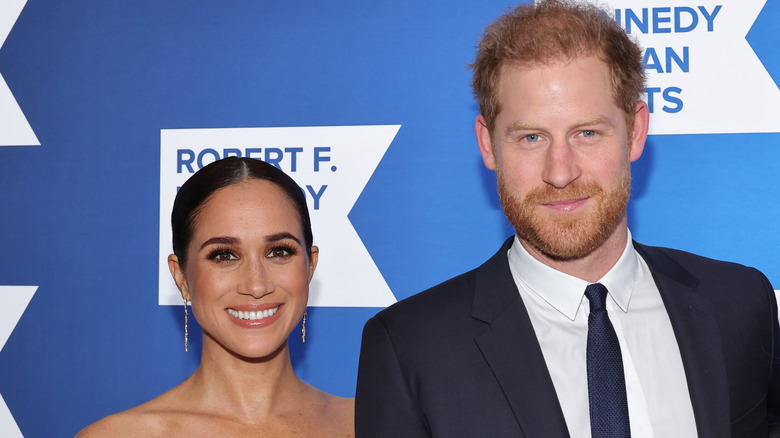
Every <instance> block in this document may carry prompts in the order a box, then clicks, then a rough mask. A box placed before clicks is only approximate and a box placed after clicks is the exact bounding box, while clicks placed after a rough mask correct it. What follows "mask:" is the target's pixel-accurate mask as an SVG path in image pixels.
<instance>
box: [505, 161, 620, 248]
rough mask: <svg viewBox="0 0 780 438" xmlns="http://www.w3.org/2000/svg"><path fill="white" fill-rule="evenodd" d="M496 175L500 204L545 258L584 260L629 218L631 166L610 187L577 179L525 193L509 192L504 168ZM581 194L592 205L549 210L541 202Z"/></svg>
mask: <svg viewBox="0 0 780 438" xmlns="http://www.w3.org/2000/svg"><path fill="white" fill-rule="evenodd" d="M496 179H497V182H498V196H499V198H500V199H501V206H502V207H503V209H504V214H506V217H507V219H509V222H510V223H511V224H512V225H513V226H514V228H515V231H516V232H517V235H518V236H519V237H520V238H521V239H523V240H525V241H526V242H527V243H528V244H530V245H531V246H533V247H534V248H536V249H537V250H538V251H540V252H541V253H542V254H544V255H545V256H547V257H549V258H551V259H554V260H560V261H565V260H576V259H581V258H583V257H585V256H587V255H589V254H591V253H592V252H593V251H595V250H597V249H598V248H599V247H601V246H602V245H603V244H604V242H606V241H607V239H608V238H609V237H610V236H611V235H612V233H613V232H614V231H615V229H616V228H617V226H618V224H620V222H621V220H622V219H623V217H624V216H625V214H626V205H627V204H628V198H629V195H630V194H631V168H630V166H626V169H625V171H624V172H623V174H622V175H621V176H620V177H619V179H618V181H616V182H615V184H614V185H613V186H612V187H608V188H607V189H605V188H603V187H602V186H600V185H599V184H598V183H596V182H593V181H591V182H577V181H575V182H573V183H571V184H569V185H568V186H566V187H564V188H562V189H558V188H555V187H553V186H551V185H545V186H544V187H540V188H537V189H534V190H532V191H531V192H530V193H528V194H527V195H526V196H525V197H521V196H518V195H516V194H513V193H511V191H510V189H509V188H508V187H507V186H506V181H505V180H504V178H503V176H502V174H501V171H500V169H497V170H496ZM583 198H590V203H591V204H593V205H588V206H587V208H585V209H584V210H583V211H577V212H573V213H572V212H568V213H562V214H553V213H550V212H548V213H547V214H545V213H544V212H543V209H544V208H545V207H542V206H541V204H544V203H548V202H555V201H562V200H567V199H583ZM540 210H542V211H540Z"/></svg>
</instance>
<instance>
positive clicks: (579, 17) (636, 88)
mask: <svg viewBox="0 0 780 438" xmlns="http://www.w3.org/2000/svg"><path fill="white" fill-rule="evenodd" d="M594 53H595V54H597V55H598V56H599V57H600V58H601V59H602V60H603V61H604V62H605V63H606V64H607V67H608V68H609V71H610V75H611V76H612V97H613V98H614V100H615V104H616V105H617V106H618V107H619V108H620V109H621V110H622V111H623V112H624V114H625V116H626V125H627V126H628V129H629V132H630V130H631V128H632V127H633V121H634V108H635V106H636V102H637V101H638V100H639V99H641V95H642V93H643V92H644V89H645V75H644V69H643V66H642V50H641V49H640V48H639V46H638V45H637V44H636V43H635V42H634V41H633V40H632V39H631V38H630V37H629V36H628V35H626V33H625V32H624V31H623V29H622V28H621V27H620V25H618V24H617V23H616V22H615V21H614V20H613V19H612V18H611V17H609V15H607V13H606V12H604V11H603V10H601V9H599V8H598V7H596V6H594V5H589V4H581V3H574V2H571V1H567V0H544V1H540V2H538V3H536V4H535V5H534V4H524V5H520V6H517V7H515V8H513V9H510V10H509V11H508V12H507V13H505V14H504V15H502V16H501V17H499V18H498V19H497V20H496V21H495V22H493V23H492V24H491V25H490V26H488V27H487V28H486V29H485V33H484V35H483V36H482V40H481V41H480V43H479V46H478V51H477V57H476V59H475V61H474V64H472V65H471V66H470V67H471V68H472V69H473V70H474V78H473V80H472V82H471V85H472V88H473V90H474V97H475V98H476V99H477V103H478V104H479V110H480V112H481V113H482V117H484V118H485V121H486V123H487V128H488V130H489V132H490V133H491V134H492V133H493V128H494V124H495V120H496V117H497V116H498V113H499V112H500V111H501V100H500V98H499V95H498V88H499V80H500V79H501V70H502V67H503V66H505V65H507V64H513V63H517V64H520V65H543V64H548V63H552V62H557V61H561V60H564V61H565V60H571V59H575V58H578V57H581V56H588V55H591V54H594Z"/></svg>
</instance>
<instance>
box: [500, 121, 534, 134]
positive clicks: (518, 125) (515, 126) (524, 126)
mask: <svg viewBox="0 0 780 438" xmlns="http://www.w3.org/2000/svg"><path fill="white" fill-rule="evenodd" d="M537 129H539V128H538V127H536V126H533V125H529V124H528V123H525V122H515V123H512V124H511V125H509V126H508V127H507V128H506V133H507V134H509V133H512V132H515V131H534V130H537Z"/></svg>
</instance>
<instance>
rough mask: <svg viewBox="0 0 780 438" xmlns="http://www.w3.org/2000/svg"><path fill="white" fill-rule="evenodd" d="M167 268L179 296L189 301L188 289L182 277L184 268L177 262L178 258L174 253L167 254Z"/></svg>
mask: <svg viewBox="0 0 780 438" xmlns="http://www.w3.org/2000/svg"><path fill="white" fill-rule="evenodd" d="M168 269H169V270H170V271H171V276H173V281H175V282H176V287H178V288H179V292H180V293H181V297H182V298H183V299H184V300H185V301H190V290H189V287H187V280H186V279H185V278H184V269H183V268H182V266H181V265H180V264H179V258H178V257H176V255H175V254H171V255H169V256H168Z"/></svg>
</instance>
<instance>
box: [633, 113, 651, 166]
mask: <svg viewBox="0 0 780 438" xmlns="http://www.w3.org/2000/svg"><path fill="white" fill-rule="evenodd" d="M649 126H650V109H648V108H647V104H646V103H645V102H644V101H641V100H640V101H639V102H637V103H636V107H635V108H634V127H633V129H632V130H631V137H630V140H631V144H630V145H629V148H630V149H629V151H628V158H629V159H630V160H631V162H634V161H636V160H638V159H639V157H641V156H642V151H643V150H644V149H645V141H646V140H647V130H648V129H649Z"/></svg>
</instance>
